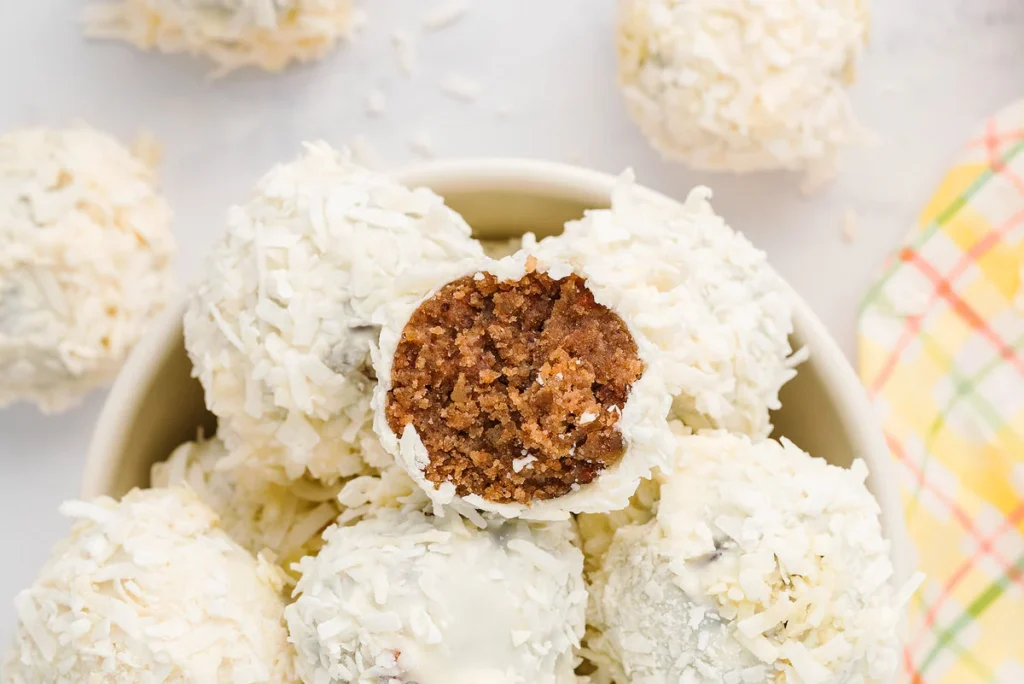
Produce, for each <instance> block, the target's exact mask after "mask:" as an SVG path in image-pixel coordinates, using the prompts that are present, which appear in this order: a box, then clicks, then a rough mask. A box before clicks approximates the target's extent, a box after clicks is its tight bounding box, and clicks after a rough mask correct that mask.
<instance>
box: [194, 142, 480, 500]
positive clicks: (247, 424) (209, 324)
mask: <svg viewBox="0 0 1024 684" xmlns="http://www.w3.org/2000/svg"><path fill="white" fill-rule="evenodd" d="M482 255H483V252H482V249H481V247H480V244H479V243H478V242H477V241H476V240H474V239H473V238H472V237H471V235H470V229H469V226H468V225H467V224H466V222H465V221H463V220H462V218H461V217H460V216H459V215H458V214H456V213H455V212H453V211H452V210H451V209H449V208H448V207H446V206H445V204H444V201H443V200H442V199H441V198H440V197H438V196H437V195H435V194H434V193H432V192H430V191H429V190H427V189H425V188H418V189H410V188H406V187H404V186H402V185H399V184H398V183H396V182H395V181H393V180H392V179H391V178H390V177H388V176H385V175H383V174H379V173H373V172H370V171H368V170H366V169H364V168H362V167H360V166H357V165H355V164H353V163H351V162H350V161H349V160H348V158H347V156H345V155H343V154H339V153H338V152H335V151H334V150H332V149H331V148H330V147H328V146H327V145H326V144H316V145H310V146H308V148H307V150H306V153H305V155H304V156H303V157H302V158H300V159H299V160H297V161H295V162H292V163H290V164H282V165H280V166H278V167H276V168H274V169H273V170H271V171H270V172H269V173H268V174H266V176H264V177H263V179H262V180H261V181H260V182H259V183H258V185H257V187H256V189H255V192H254V193H253V196H252V197H251V199H250V200H249V202H247V203H246V204H245V205H243V206H238V207H234V208H232V209H231V210H230V211H229V215H228V226H227V231H226V232H225V234H224V236H223V237H222V238H221V239H220V240H219V242H218V243H217V244H216V245H215V247H214V249H213V251H212V253H211V254H210V255H209V256H208V258H207V260H206V264H205V268H204V271H203V274H202V276H201V277H200V279H199V283H198V286H197V287H196V289H195V291H194V292H193V294H192V296H191V298H190V300H189V305H188V309H187V311H186V313H185V321H184V327H185V346H186V348H187V350H188V353H189V355H190V357H191V359H192V363H193V366H194V371H193V372H194V374H195V375H196V376H197V377H198V378H199V380H200V382H201V383H202V385H203V389H204V391H205V396H206V403H207V406H209V408H210V410H211V411H212V412H213V413H214V414H216V416H217V418H218V419H219V423H218V435H219V436H220V437H221V438H222V439H223V440H224V443H225V444H226V446H227V448H228V451H229V452H230V461H229V462H228V463H225V466H228V465H235V464H239V463H243V462H244V463H246V464H247V465H248V466H250V467H257V468H262V469H263V470H264V471H265V475H266V476H267V477H270V478H277V479H279V480H280V479H287V480H294V479H298V478H300V477H302V476H303V474H305V473H309V474H310V475H312V476H313V477H316V478H318V479H322V480H324V481H331V480H337V479H339V478H345V477H350V476H352V475H357V474H360V473H363V472H365V471H366V469H367V465H371V466H382V465H386V464H387V463H388V462H389V461H390V459H389V458H388V457H387V455H386V454H385V453H383V451H382V449H381V447H380V445H379V441H378V439H377V438H376V436H375V435H374V434H373V430H372V413H371V409H370V398H371V395H372V392H373V387H374V385H375V384H376V378H375V375H374V371H373V368H372V367H371V363H370V350H371V347H372V346H374V344H375V342H376V338H377V334H378V330H379V327H380V323H381V321H382V320H383V311H384V309H386V307H387V306H388V305H389V304H390V302H391V301H392V300H394V299H400V298H401V297H402V296H403V294H404V293H406V292H407V291H410V290H411V291H413V292H415V293H416V294H417V295H420V293H421V292H422V291H423V290H422V287H421V286H420V282H421V281H423V280H427V281H429V282H433V281H434V280H436V279H439V278H440V279H444V280H447V279H448V278H450V277H452V274H454V273H457V272H459V270H460V269H464V268H465V266H460V264H462V263H463V262H464V261H467V260H468V261H472V262H475V261H476V260H478V259H481V258H482Z"/></svg>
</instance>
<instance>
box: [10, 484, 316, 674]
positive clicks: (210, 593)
mask: <svg viewBox="0 0 1024 684" xmlns="http://www.w3.org/2000/svg"><path fill="white" fill-rule="evenodd" d="M62 511H63V513H65V514H66V515H69V516H71V517H73V518H75V519H76V522H75V524H74V527H73V528H72V531H71V534H70V536H69V537H67V538H66V539H64V540H63V541H61V542H59V543H58V544H57V546H56V547H55V548H54V550H53V554H52V556H51V558H50V560H49V562H48V563H47V564H46V565H45V567H44V568H43V570H42V571H41V572H40V574H39V576H38V577H37V578H36V580H35V582H34V583H33V584H32V586H31V587H30V588H29V589H26V590H25V591H22V592H21V593H20V594H18V596H17V597H16V598H15V609H16V612H17V616H18V627H17V634H16V637H15V642H14V647H13V651H12V652H11V653H10V654H9V656H8V658H7V660H6V665H5V669H4V672H3V677H2V679H3V681H4V682H9V683H10V684H36V683H37V682H51V683H53V684H78V683H79V682H93V681H96V682H98V681H103V682H116V683H122V682H123V683H126V684H127V683H128V682H210V683H211V684H220V683H223V684H239V683H251V684H256V683H257V682H271V681H273V682H294V681H297V680H296V679H295V674H294V657H295V656H294V652H293V651H292V650H291V646H290V645H289V644H288V634H287V630H286V628H285V626H284V623H283V620H282V615H283V611H284V602H283V599H282V598H281V594H280V593H279V590H280V589H281V578H280V575H279V571H278V570H277V569H276V568H274V567H273V566H271V565H270V564H268V563H265V562H263V561H262V560H258V559H256V558H254V557H253V556H252V555H251V554H250V553H248V552H247V551H246V550H245V549H243V548H242V547H241V546H239V545H238V544H236V543H235V542H234V541H232V540H231V539H230V538H229V537H228V536H227V535H226V534H225V533H224V532H223V531H222V530H220V529H219V528H218V527H217V517H216V515H215V514H214V513H213V511H211V510H210V509H209V508H208V507H207V506H205V505H204V504H202V503H201V502H200V501H199V499H198V498H197V497H196V496H195V494H194V493H192V492H190V491H189V490H187V489H185V488H172V489H151V490H134V491H132V492H130V493H129V494H128V495H126V496H125V498H124V499H123V500H122V501H121V502H120V503H117V502H115V501H113V500H112V499H109V498H105V497H104V498H100V499H97V500H95V501H91V502H72V503H68V504H65V505H64V506H63V509H62Z"/></svg>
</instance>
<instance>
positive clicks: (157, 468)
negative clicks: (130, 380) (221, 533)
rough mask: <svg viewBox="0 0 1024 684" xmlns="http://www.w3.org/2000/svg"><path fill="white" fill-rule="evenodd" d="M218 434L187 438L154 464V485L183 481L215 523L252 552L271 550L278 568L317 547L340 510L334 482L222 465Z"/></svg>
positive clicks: (224, 452) (225, 454) (223, 454)
mask: <svg viewBox="0 0 1024 684" xmlns="http://www.w3.org/2000/svg"><path fill="white" fill-rule="evenodd" d="M227 457H228V451H227V448H226V447H225V446H224V442H222V441H221V440H220V439H219V438H216V437H215V438H213V439H210V440H207V441H199V442H188V443H186V444H182V445H181V446H180V447H178V448H177V449H175V450H174V452H173V453H172V454H171V456H170V457H169V458H168V459H167V461H165V462H163V463H157V464H155V465H154V466H153V470H152V476H151V477H150V484H151V485H152V486H153V487H172V486H178V485H188V487H190V488H191V489H192V491H194V492H195V493H196V494H197V495H198V496H199V498H200V499H201V500H202V501H203V503H205V504H206V505H208V506H209V507H210V508H211V509H213V511H214V512H215V513H216V514H217V516H218V517H219V519H220V526H221V527H222V528H223V529H224V530H225V531H226V532H227V533H228V534H229V535H230V536H231V538H232V539H234V540H235V541H237V542H238V543H239V544H241V545H242V546H243V547H244V548H246V549H247V550H249V551H250V552H251V553H254V554H258V553H261V552H263V551H270V552H271V553H273V556H274V558H275V559H276V561H277V562H278V564H279V565H281V567H283V568H285V569H288V568H289V567H290V566H291V564H292V563H293V562H295V561H298V560H299V559H300V558H302V557H303V556H305V555H307V554H314V553H316V551H317V550H318V549H319V548H320V545H321V542H320V534H321V533H322V532H323V531H324V530H325V529H326V528H327V527H328V526H329V525H330V524H331V523H333V522H334V521H335V519H336V518H337V517H338V513H339V512H340V509H339V506H338V503H337V499H336V497H337V494H338V491H339V487H338V486H337V485H325V484H322V483H320V482H318V481H316V480H312V479H310V478H305V479H302V480H295V481H293V482H289V483H287V484H281V483H278V482H274V481H272V480H268V479H266V478H265V477H263V474H262V472H261V471H259V470H255V469H252V468H247V467H245V466H244V465H240V466H236V467H234V468H230V467H229V468H223V464H224V463H225V459H227Z"/></svg>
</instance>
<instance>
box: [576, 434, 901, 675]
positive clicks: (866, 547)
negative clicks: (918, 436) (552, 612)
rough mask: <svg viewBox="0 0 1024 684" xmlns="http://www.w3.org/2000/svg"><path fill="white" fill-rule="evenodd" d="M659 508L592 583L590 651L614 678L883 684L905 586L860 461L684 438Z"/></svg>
mask: <svg viewBox="0 0 1024 684" xmlns="http://www.w3.org/2000/svg"><path fill="white" fill-rule="evenodd" d="M680 450H681V459H682V461H683V463H684V464H685V465H684V466H683V467H682V468H681V469H680V470H679V471H678V472H676V473H674V474H673V475H671V476H670V477H668V478H667V479H666V481H665V482H664V483H663V484H662V492H661V502H660V504H659V507H658V511H657V516H656V518H655V519H654V520H652V521H650V522H649V523H647V524H644V525H633V526H626V527H623V528H620V529H619V531H618V532H617V534H616V536H615V538H614V541H613V542H612V546H611V549H610V550H609V552H608V556H607V559H606V561H605V563H604V565H603V567H602V568H601V569H599V570H598V571H597V572H596V573H595V574H594V576H593V577H592V578H591V579H592V587H591V591H592V604H591V615H590V623H591V625H592V628H593V634H592V635H591V636H590V637H589V647H590V649H591V650H592V651H594V660H595V661H596V662H597V663H598V665H599V667H600V668H602V669H603V670H604V671H605V672H606V674H609V675H610V676H611V678H612V679H616V678H617V679H618V681H658V682H662V681H665V682H668V681H672V682H676V681H693V682H709V683H711V682H766V681H771V682H780V683H784V682H789V683H791V684H797V683H800V684H825V683H826V682H873V681H888V677H889V676H890V675H891V674H892V672H893V670H894V669H895V667H896V664H897V655H898V650H897V641H896V629H897V624H898V622H899V618H900V613H901V608H902V604H903V603H904V602H905V601H906V599H907V596H906V592H905V591H903V592H900V594H899V595H898V594H897V593H896V592H895V591H894V589H893V587H892V586H891V581H892V575H893V567H892V563H891V561H890V558H889V544H888V542H886V541H885V539H884V538H883V537H882V530H881V525H880V523H879V508H878V504H877V503H876V502H875V500H874V498H872V496H871V494H870V493H869V492H868V490H867V488H866V487H865V486H864V481H865V478H866V476H867V471H866V468H865V467H864V465H863V462H861V461H857V462H856V463H855V464H854V466H853V468H852V469H850V470H845V469H842V468H838V467H835V466H831V465H828V464H827V463H826V462H825V461H823V460H821V459H816V458H811V457H810V456H808V455H807V454H806V453H804V452H802V451H801V450H800V449H798V448H797V447H796V446H794V445H792V444H791V443H788V442H784V443H782V444H780V443H778V442H774V441H766V442H761V443H753V442H751V441H750V440H748V439H747V438H742V437H735V436H731V435H725V434H721V433H719V434H712V435H708V436H701V437H683V438H681V439H680Z"/></svg>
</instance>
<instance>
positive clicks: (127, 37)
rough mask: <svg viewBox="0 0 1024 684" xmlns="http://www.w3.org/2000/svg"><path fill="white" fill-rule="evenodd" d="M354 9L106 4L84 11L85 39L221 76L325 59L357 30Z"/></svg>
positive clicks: (289, 1)
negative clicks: (201, 62)
mask: <svg viewBox="0 0 1024 684" xmlns="http://www.w3.org/2000/svg"><path fill="white" fill-rule="evenodd" d="M352 6H353V0H107V1H105V2H94V3H93V4H92V5H90V6H88V7H87V8H86V11H85V16H84V18H85V25H86V35H87V36H89V37H92V38H103V39H116V40H123V41H126V42H129V43H131V44H132V45H134V46H135V47H137V48H139V49H140V50H152V49H156V50H159V51H160V52H166V53H182V52H183V53H188V54H190V55H202V56H205V57H207V58H209V59H211V60H213V61H214V62H215V63H216V64H217V71H216V72H215V75H218V76H220V75H223V74H226V73H229V72H231V71H234V70H235V69H240V68H242V67H246V66H255V67H258V68H260V69H264V70H266V71H281V70H282V69H284V68H285V67H287V66H288V65H289V64H291V63H292V62H300V63H301V62H309V61H313V60H318V59H321V58H323V57H324V56H326V55H327V54H328V53H329V52H330V51H331V50H332V49H334V47H335V46H336V45H337V44H338V43H339V42H340V41H342V40H347V39H349V38H351V37H352V34H353V32H354V30H355V29H356V28H358V26H359V24H360V23H361V22H362V14H361V12H359V11H358V10H353V7H352Z"/></svg>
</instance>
